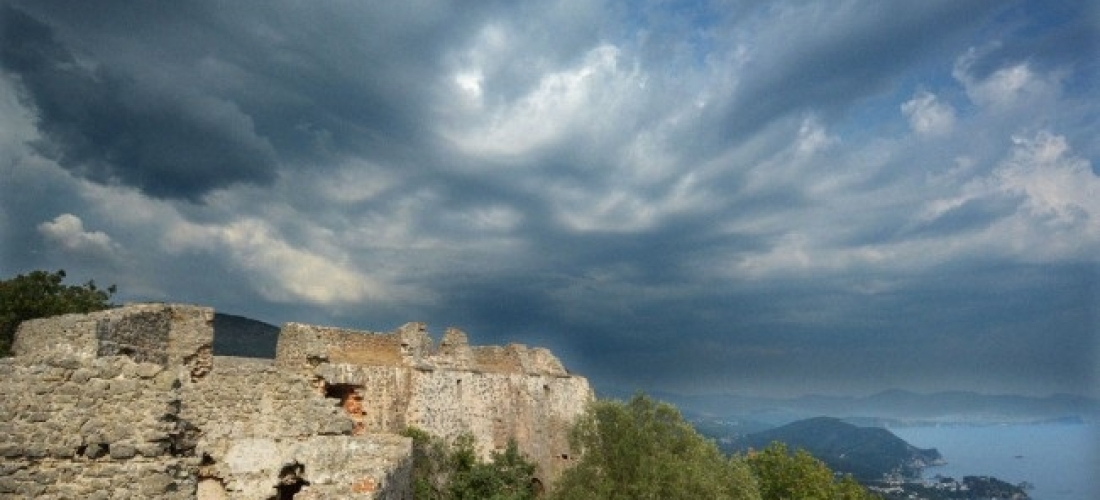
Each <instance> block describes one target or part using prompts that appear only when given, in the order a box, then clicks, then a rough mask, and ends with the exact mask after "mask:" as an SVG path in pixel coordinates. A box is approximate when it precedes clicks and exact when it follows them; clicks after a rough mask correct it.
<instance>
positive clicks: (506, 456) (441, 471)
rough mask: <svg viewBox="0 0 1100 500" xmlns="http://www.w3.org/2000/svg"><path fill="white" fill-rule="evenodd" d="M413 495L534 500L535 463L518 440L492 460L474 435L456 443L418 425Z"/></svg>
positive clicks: (421, 498) (438, 499)
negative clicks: (481, 451) (521, 449)
mask: <svg viewBox="0 0 1100 500" xmlns="http://www.w3.org/2000/svg"><path fill="white" fill-rule="evenodd" d="M405 435H406V436H409V437H411V438H412V439H413V488H414V495H413V497H414V498H415V499H416V500H530V499H533V498H535V494H536V491H535V487H536V484H537V483H536V482H535V476H534V475H535V465H534V464H532V463H531V462H529V461H528V460H527V459H526V458H525V457H523V455H521V454H520V452H519V447H518V446H517V445H516V442H515V441H514V440H510V441H509V442H508V447H507V448H506V449H505V450H504V451H503V452H500V453H497V452H494V453H493V456H492V459H491V460H490V461H489V462H484V461H482V460H480V459H479V458H478V456H477V451H476V450H475V449H474V438H473V436H471V435H468V434H465V435H462V436H459V437H458V438H457V439H456V440H455V441H454V443H453V444H448V443H447V442H446V441H444V440H443V439H441V438H439V437H434V436H431V435H429V434H428V433H426V432H424V431H422V430H420V429H415V428H409V429H407V430H406V431H405Z"/></svg>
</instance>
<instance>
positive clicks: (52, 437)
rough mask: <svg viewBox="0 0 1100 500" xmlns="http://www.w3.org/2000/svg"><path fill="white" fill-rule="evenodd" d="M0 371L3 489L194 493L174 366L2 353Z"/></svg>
mask: <svg viewBox="0 0 1100 500" xmlns="http://www.w3.org/2000/svg"><path fill="white" fill-rule="evenodd" d="M0 380H3V381H4V382H3V384H0V497H5V498H15V497H25V498H30V497H36V498H191V496H190V494H189V493H188V492H190V491H193V490H194V487H195V483H194V478H193V477H191V476H189V475H188V474H186V473H185V472H181V471H183V470H185V469H186V462H187V458H186V456H183V455H184V454H183V453H181V451H180V447H181V446H182V444H181V443H180V442H179V440H178V435H177V434H176V433H175V431H176V429H177V428H176V425H175V422H176V421H177V418H178V413H179V389H178V386H179V382H178V380H177V376H176V374H175V373H173V372H172V371H169V370H165V369H164V368H163V367H161V366H159V365H157V364H154V363H135V362H134V361H132V360H131V359H129V358H127V357H109V358H97V359H93V360H90V361H89V362H88V363H85V364H78V363H74V362H73V358H60V359H56V360H53V362H52V363H46V364H38V363H36V364H23V363H19V362H18V361H17V360H16V359H3V360H0Z"/></svg>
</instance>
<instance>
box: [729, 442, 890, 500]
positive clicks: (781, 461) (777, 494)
mask: <svg viewBox="0 0 1100 500" xmlns="http://www.w3.org/2000/svg"><path fill="white" fill-rule="evenodd" d="M748 464H749V467H750V468H751V469H752V473H753V475H754V476H755V477H756V480H757V483H758V484H759V487H760V496H761V498H762V499H763V500H783V499H793V498H799V499H805V500H871V499H875V498H877V497H876V496H874V495H873V494H871V493H870V492H868V491H867V490H866V489H865V488H864V487H863V486H861V485H860V484H859V483H857V482H856V481H855V479H852V477H851V476H844V477H842V478H840V479H839V480H837V479H836V478H835V477H834V475H833V471H832V470H830V469H829V467H828V466H826V465H825V463H824V462H822V461H820V460H818V459H816V458H814V457H813V456H811V455H810V454H809V453H807V452H806V451H805V450H798V451H796V452H795V453H793V454H792V453H790V451H788V449H787V446H786V445H784V444H783V443H780V442H774V443H772V444H771V445H769V446H768V447H767V448H765V449H764V450H762V451H759V452H756V453H752V454H750V455H749V457H748Z"/></svg>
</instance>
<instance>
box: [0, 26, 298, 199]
mask: <svg viewBox="0 0 1100 500" xmlns="http://www.w3.org/2000/svg"><path fill="white" fill-rule="evenodd" d="M3 23H4V30H3V34H4V39H3V45H4V47H5V50H4V53H3V59H2V61H0V62H2V63H3V67H4V69H6V70H8V71H11V72H13V73H15V74H17V75H18V76H19V82H20V83H21V84H22V88H23V89H24V90H25V92H26V97H27V99H28V101H29V102H30V103H31V104H32V105H33V106H34V109H35V111H36V112H37V115H38V124H39V129H40V131H41V132H42V134H43V136H44V137H43V139H42V140H41V141H39V142H38V143H37V144H36V147H37V149H38V150H39V151H40V152H41V153H43V154H44V155H46V156H48V157H51V158H53V159H55V160H57V161H58V163H59V164H61V165H62V166H64V167H66V168H67V169H69V170H70V171H72V172H74V173H75V174H77V175H81V176H84V177H87V178H90V179H92V180H95V181H98V182H104V183H111V182H122V183H125V184H131V185H135V186H138V187H139V188H141V189H143V190H144V191H146V192H148V193H150V194H152V195H154V196H162V197H181V198H196V197H198V196H201V195H202V194H203V193H205V192H206V191H209V190H211V189H215V188H219V187H225V186H228V185H231V184H234V183H237V182H256V183H266V182H270V181H271V179H272V178H273V175H274V168H275V166H276V164H275V158H274V155H273V154H272V153H273V152H272V151H271V147H270V146H269V145H268V144H267V143H266V141H265V140H264V139H262V138H260V137H257V136H256V135H255V133H254V130H253V127H252V123H251V121H250V120H249V119H248V117H247V116H243V115H242V114H241V113H240V111H239V110H238V109H237V108H236V107H235V106H233V105H232V104H231V103H227V102H224V101H221V100H219V99H217V98H210V97H201V96H196V95H192V96H180V95H172V94H163V93H157V94H153V95H150V94H149V92H148V91H147V89H143V88H141V87H140V84H139V83H138V82H136V81H134V80H133V79H132V78H130V77H128V76H127V75H120V74H116V73H114V72H112V71H111V70H110V69H94V68H87V67H85V65H84V64H83V63H82V62H80V61H78V59H77V58H76V57H74V56H73V55H72V54H71V52H70V51H69V50H68V49H67V48H65V47H64V46H62V45H61V44H60V43H59V42H58V41H57V40H56V38H55V37H54V36H53V34H52V30H51V29H50V28H49V26H48V25H46V24H44V23H42V22H40V21H38V20H36V19H34V18H32V17H30V16H29V15H27V14H25V13H23V12H21V11H19V10H16V9H14V8H12V7H10V6H8V7H6V8H5V11H4V15H3Z"/></svg>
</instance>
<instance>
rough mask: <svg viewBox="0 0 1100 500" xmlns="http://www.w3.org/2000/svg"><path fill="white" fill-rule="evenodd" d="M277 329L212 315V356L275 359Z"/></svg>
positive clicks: (244, 319) (256, 321) (245, 319)
mask: <svg viewBox="0 0 1100 500" xmlns="http://www.w3.org/2000/svg"><path fill="white" fill-rule="evenodd" d="M278 340H279V327H277V326H275V325H269V324H267V323H264V322H263V321H258V320H254V319H251V318H246V317H244V316H234V315H232V314H223V313H220V312H215V313H214V355H216V356H240V357H244V358H268V359H274V358H275V344H276V343H277V342H278Z"/></svg>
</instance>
